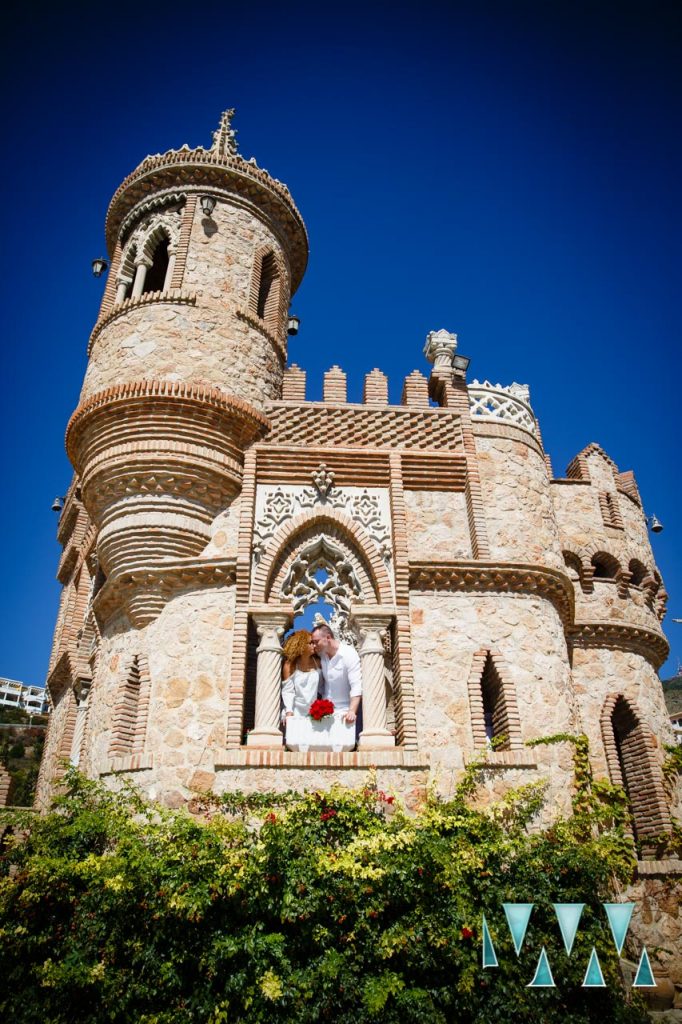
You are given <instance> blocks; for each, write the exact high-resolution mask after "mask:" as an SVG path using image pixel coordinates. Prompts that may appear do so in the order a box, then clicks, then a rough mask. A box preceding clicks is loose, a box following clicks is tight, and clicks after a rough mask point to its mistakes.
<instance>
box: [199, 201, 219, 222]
mask: <svg viewBox="0 0 682 1024" xmlns="http://www.w3.org/2000/svg"><path fill="white" fill-rule="evenodd" d="M199 203H200V205H201V212H202V213H203V214H204V216H205V217H210V216H211V214H212V213H213V211H214V210H215V204H216V198H215V196H199Z"/></svg>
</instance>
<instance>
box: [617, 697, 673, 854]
mask: <svg viewBox="0 0 682 1024" xmlns="http://www.w3.org/2000/svg"><path fill="white" fill-rule="evenodd" d="M600 724H601V733H602V740H603V743H604V751H605V753H606V763H607V766H608V771H609V776H610V778H611V781H612V782H613V783H615V784H617V785H620V786H623V788H624V789H625V792H626V793H627V797H628V802H629V804H630V810H631V812H632V821H633V830H634V835H635V840H636V841H637V843H638V844H639V845H640V846H641V848H642V852H643V853H644V854H649V855H651V854H652V853H654V852H655V845H656V844H655V840H656V839H658V838H659V837H660V836H661V834H662V833H665V832H669V831H670V829H671V820H670V810H669V808H668V803H667V800H666V797H665V790H664V788H663V777H662V774H661V769H660V766H659V765H657V764H656V760H655V755H654V750H655V742H654V737H653V735H652V733H651V730H650V729H649V728H648V726H646V725H645V724H644V722H643V721H642V720H641V716H640V713H639V710H638V708H637V706H636V704H634V703H632V702H631V701H629V700H628V699H627V698H626V697H625V695H624V694H622V693H610V694H609V695H608V696H607V698H606V700H605V701H604V705H603V707H602V713H601V718H600Z"/></svg>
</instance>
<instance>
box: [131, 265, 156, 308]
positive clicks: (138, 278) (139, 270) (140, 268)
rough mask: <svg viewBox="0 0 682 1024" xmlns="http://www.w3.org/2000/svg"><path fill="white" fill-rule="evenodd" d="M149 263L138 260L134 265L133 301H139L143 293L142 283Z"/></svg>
mask: <svg viewBox="0 0 682 1024" xmlns="http://www.w3.org/2000/svg"><path fill="white" fill-rule="evenodd" d="M150 266H151V263H149V262H148V261H147V260H140V261H139V263H136V264H135V280H134V281H133V294H132V298H133V299H139V297H140V295H142V292H143V291H144V282H145V279H146V277H147V271H148V270H149V267H150Z"/></svg>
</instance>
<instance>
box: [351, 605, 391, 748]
mask: <svg viewBox="0 0 682 1024" xmlns="http://www.w3.org/2000/svg"><path fill="white" fill-rule="evenodd" d="M392 618H393V611H391V610H388V609H384V608H373V609H369V608H368V609H366V610H365V609H362V610H360V609H358V610H357V611H353V622H354V623H355V625H356V626H357V627H358V629H359V630H360V633H361V635H362V645H361V647H360V652H359V653H360V662H361V664H362V722H363V729H362V732H361V733H360V738H359V740H358V747H359V748H361V749H363V750H378V749H383V748H385V747H394V746H395V736H394V735H393V733H391V732H389V730H388V728H387V723H386V684H385V683H384V645H383V642H382V641H383V637H384V634H385V632H386V630H387V628H388V627H389V625H390V623H391V619H392Z"/></svg>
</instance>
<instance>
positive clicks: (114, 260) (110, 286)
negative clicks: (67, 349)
mask: <svg viewBox="0 0 682 1024" xmlns="http://www.w3.org/2000/svg"><path fill="white" fill-rule="evenodd" d="M120 267H121V242H120V239H119V240H117V242H116V247H115V248H114V253H113V256H112V257H111V265H110V267H109V273H108V274H107V283H106V286H105V288H104V295H103V296H102V305H101V306H100V311H99V317H98V318H97V319H98V321H99V320H103V319H104V318H105V317H106V316H107V315H108V314H109V313H110V312H111V310H112V308H113V305H114V302H115V301H116V289H117V287H118V284H117V278H118V272H119V269H120ZM93 333H94V332H93ZM88 351H89V347H88Z"/></svg>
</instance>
